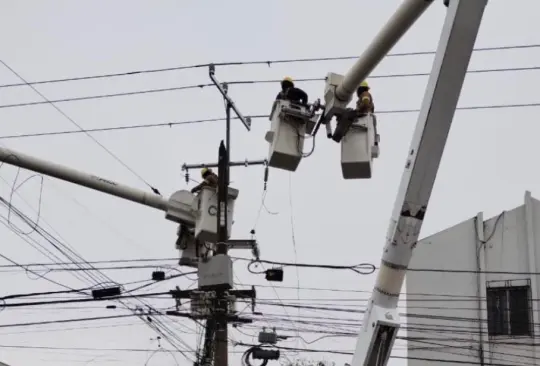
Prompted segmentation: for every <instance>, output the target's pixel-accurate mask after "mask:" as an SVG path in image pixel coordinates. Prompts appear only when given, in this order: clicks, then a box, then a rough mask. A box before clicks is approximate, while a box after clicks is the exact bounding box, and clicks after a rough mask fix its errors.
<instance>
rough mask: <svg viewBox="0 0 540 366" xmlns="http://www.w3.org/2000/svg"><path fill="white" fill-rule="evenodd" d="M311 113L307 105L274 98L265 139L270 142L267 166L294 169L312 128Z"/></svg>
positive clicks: (291, 170) (292, 170) (300, 158)
mask: <svg viewBox="0 0 540 366" xmlns="http://www.w3.org/2000/svg"><path fill="white" fill-rule="evenodd" d="M312 117H313V113H311V111H310V110H309V107H307V106H304V105H299V104H296V103H292V102H290V101H288V100H276V101H275V102H274V104H273V106H272V112H271V113H270V121H272V122H271V125H270V131H268V132H267V133H266V136H265V140H266V141H267V142H268V143H269V144H270V149H269V154H268V166H270V167H273V168H278V169H283V170H287V171H290V172H294V171H296V169H297V168H298V165H299V164H300V161H301V160H302V156H303V151H304V139H305V135H306V133H307V131H308V130H311V129H313V126H314V122H313V118H312Z"/></svg>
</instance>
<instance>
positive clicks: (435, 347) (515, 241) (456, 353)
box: [405, 192, 540, 366]
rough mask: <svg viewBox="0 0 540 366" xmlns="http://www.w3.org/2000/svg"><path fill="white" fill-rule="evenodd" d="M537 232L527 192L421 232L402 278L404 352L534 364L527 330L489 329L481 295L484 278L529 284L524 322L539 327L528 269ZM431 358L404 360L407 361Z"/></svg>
mask: <svg viewBox="0 0 540 366" xmlns="http://www.w3.org/2000/svg"><path fill="white" fill-rule="evenodd" d="M536 238H539V239H540V202H539V201H537V200H535V199H532V198H531V196H530V193H529V192H527V193H526V194H525V204H524V205H522V206H520V207H517V208H515V209H513V210H511V211H506V212H503V213H501V214H500V215H497V216H496V217H493V218H491V219H489V220H486V221H484V220H483V215H482V214H481V213H480V214H478V216H476V217H473V218H471V219H469V220H467V221H464V222H462V223H460V224H457V225H455V226H453V227H451V228H449V229H446V230H444V231H442V232H439V233H437V234H435V235H432V236H430V237H427V238H425V239H422V240H421V241H420V242H419V243H418V246H417V248H416V250H415V252H414V254H413V258H412V261H411V265H410V268H411V269H410V270H409V271H408V273H407V279H406V292H407V294H406V307H407V311H406V313H407V316H406V317H405V319H406V322H407V326H406V329H407V333H406V334H407V335H406V337H407V338H408V339H409V342H408V353H409V357H411V358H421V359H425V358H428V359H445V360H456V361H462V362H463V361H466V362H473V363H478V364H481V363H480V361H481V354H482V353H483V358H484V363H485V364H486V365H488V364H490V363H493V364H506V365H512V364H516V365H523V366H524V365H534V364H540V359H539V360H538V362H537V361H536V360H537V359H538V358H540V357H538V356H540V355H537V351H540V350H537V348H538V347H536V346H535V342H534V337H531V336H508V335H502V336H490V335H489V334H488V308H487V301H486V296H487V295H486V291H487V290H486V288H487V287H488V286H489V287H500V286H521V285H530V286H531V289H530V295H529V296H530V300H531V301H530V302H529V306H530V307H531V309H530V323H531V324H532V325H531V328H532V330H533V334H534V333H538V332H539V331H540V329H539V328H538V324H539V323H538V301H539V300H538V299H539V298H540V297H539V296H538V293H539V291H540V288H539V287H538V285H539V284H538V281H537V279H536V277H538V276H531V272H532V273H538V272H540V271H539V270H538V268H540V258H539V256H538V255H537V254H536V253H539V254H540V248H539V247H538V243H540V241H539V240H537V239H536ZM422 269H429V271H423V270H422ZM433 269H435V271H433ZM459 271H463V272H459ZM494 272H496V273H494ZM479 284H480V285H479ZM537 343H539V342H538V341H537ZM433 364H434V361H423V360H410V361H409V365H411V366H424V365H433ZM445 364H446V365H462V363H445Z"/></svg>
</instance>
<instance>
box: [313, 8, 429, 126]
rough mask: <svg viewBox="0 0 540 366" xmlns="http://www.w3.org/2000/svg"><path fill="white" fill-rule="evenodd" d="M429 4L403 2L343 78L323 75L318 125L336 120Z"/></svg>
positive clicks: (334, 75)
mask: <svg viewBox="0 0 540 366" xmlns="http://www.w3.org/2000/svg"><path fill="white" fill-rule="evenodd" d="M432 2H433V0H404V1H403V3H402V4H401V5H400V7H399V8H398V10H397V11H396V12H395V13H394V15H393V16H392V18H390V19H389V20H388V22H387V23H386V25H385V26H384V27H383V29H382V30H381V31H380V32H379V33H378V34H377V36H375V39H374V40H373V41H372V42H371V44H370V45H369V46H368V48H367V49H366V50H365V51H364V53H363V54H362V56H360V58H359V59H358V61H356V63H355V64H354V65H353V66H352V67H351V69H350V70H349V71H348V72H347V74H345V76H342V75H338V74H334V73H329V74H328V75H327V79H326V89H325V93H324V99H325V103H326V104H325V111H324V116H323V118H322V119H321V123H326V122H328V121H330V120H331V119H332V117H334V116H338V117H339V116H340V115H341V114H342V113H343V112H344V111H345V109H346V107H347V104H349V102H350V101H351V98H352V96H353V95H354V93H355V92H356V89H357V88H358V86H360V83H361V82H362V81H363V80H364V79H365V78H367V76H368V75H369V74H370V73H371V72H372V71H373V69H375V67H376V66H377V65H378V64H379V63H380V62H381V61H382V59H383V58H384V57H385V56H386V54H387V53H388V52H389V51H390V50H391V49H392V47H394V45H395V44H396V43H397V42H398V41H399V40H400V39H401V37H403V35H404V34H405V33H407V31H408V30H409V28H410V27H411V26H412V25H413V24H414V23H415V22H416V20H417V19H418V18H419V17H420V16H421V15H422V14H423V13H424V11H425V10H426V9H427V8H428V7H429V5H431V3H432Z"/></svg>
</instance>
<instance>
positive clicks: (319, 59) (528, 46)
mask: <svg viewBox="0 0 540 366" xmlns="http://www.w3.org/2000/svg"><path fill="white" fill-rule="evenodd" d="M539 47H540V44H523V45H509V46H497V47H480V48H475V49H474V50H473V51H474V52H486V51H502V50H517V49H531V48H539ZM434 54H435V51H416V52H397V53H389V54H388V55H386V57H404V56H424V55H434ZM358 57H359V56H336V57H314V58H296V59H278V60H266V61H264V60H258V61H229V62H216V63H213V65H215V66H247V65H268V66H271V65H272V64H288V63H302V62H322V61H345V60H355V59H357V58H358ZM211 64H212V63H204V64H193V65H184V66H173V67H166V68H154V69H143V70H134V71H126V72H119V73H108V74H100V75H88V76H78V77H71V78H61V79H50V80H41V81H31V82H29V83H28V84H30V85H40V84H55V83H64V82H71V81H83V80H92V79H105V78H114V77H122V76H133V75H141V74H151V73H161V72H169V71H181V70H190V69H199V68H206V67H209V66H210V65H211ZM25 85H27V84H26V83H13V84H4V85H0V88H10V87H16V86H25Z"/></svg>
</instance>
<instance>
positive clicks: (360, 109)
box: [355, 80, 379, 146]
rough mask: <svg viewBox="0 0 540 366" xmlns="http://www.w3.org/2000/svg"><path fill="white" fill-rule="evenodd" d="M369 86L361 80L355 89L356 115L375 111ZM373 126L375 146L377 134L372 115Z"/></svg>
mask: <svg viewBox="0 0 540 366" xmlns="http://www.w3.org/2000/svg"><path fill="white" fill-rule="evenodd" d="M369 90H370V87H369V84H368V82H367V81H365V80H364V81H362V83H361V84H360V86H359V87H358V89H357V90H356V95H357V96H358V100H357V101H356V109H355V111H356V115H357V116H358V117H362V116H365V115H366V114H368V113H375V104H374V103H373V96H372V95H371V93H370V92H369ZM373 128H374V130H375V131H374V132H375V146H378V145H379V141H378V134H377V118H376V117H375V116H373Z"/></svg>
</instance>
